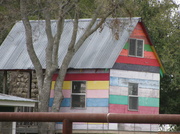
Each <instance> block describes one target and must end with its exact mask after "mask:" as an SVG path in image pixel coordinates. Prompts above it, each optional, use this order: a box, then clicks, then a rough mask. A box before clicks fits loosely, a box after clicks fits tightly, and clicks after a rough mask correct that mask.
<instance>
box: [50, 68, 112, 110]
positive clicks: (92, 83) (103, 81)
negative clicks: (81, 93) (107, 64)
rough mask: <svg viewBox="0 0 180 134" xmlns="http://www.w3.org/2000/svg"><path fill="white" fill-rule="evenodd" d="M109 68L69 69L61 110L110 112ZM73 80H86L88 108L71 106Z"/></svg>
mask: <svg viewBox="0 0 180 134" xmlns="http://www.w3.org/2000/svg"><path fill="white" fill-rule="evenodd" d="M109 76H110V75H109V70H105V69H104V70H93V69H92V70H69V71H68V72H67V74H66V77H65V81H64V84H63V95H64V100H63V102H62V104H61V108H60V112H85V113H108V106H109V104H108V102H109ZM56 78H57V74H55V75H54V76H53V79H52V87H51V94H50V103H49V107H51V106H52V102H53V96H54V84H55V80H56ZM72 81H86V108H85V109H72V108H71V89H72Z"/></svg>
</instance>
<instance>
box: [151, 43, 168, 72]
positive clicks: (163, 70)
mask: <svg viewBox="0 0 180 134" xmlns="http://www.w3.org/2000/svg"><path fill="white" fill-rule="evenodd" d="M151 48H152V50H153V52H154V54H155V56H156V58H157V60H158V61H159V64H160V67H161V69H162V72H163V74H165V69H164V67H163V64H162V62H161V60H160V58H159V56H158V54H157V52H156V49H155V48H154V46H151Z"/></svg>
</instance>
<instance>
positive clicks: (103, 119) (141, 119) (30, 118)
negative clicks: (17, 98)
mask: <svg viewBox="0 0 180 134" xmlns="http://www.w3.org/2000/svg"><path fill="white" fill-rule="evenodd" d="M13 121H14V122H63V126H62V133H63V134H72V128H73V124H72V123H73V122H95V123H133V124H134V123H140V124H180V115H171V114H168V115H167V114H159V115H135V114H113V113H108V114H100V113H92V114H91V113H49V112H47V113H46V112H44V113H40V112H32V113H30V112H29V113H27V112H16V113H14V112H1V113H0V122H13Z"/></svg>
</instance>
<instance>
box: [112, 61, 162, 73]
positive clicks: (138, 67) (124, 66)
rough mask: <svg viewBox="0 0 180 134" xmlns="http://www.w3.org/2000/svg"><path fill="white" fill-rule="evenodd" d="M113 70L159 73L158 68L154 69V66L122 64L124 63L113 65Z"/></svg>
mask: <svg viewBox="0 0 180 134" xmlns="http://www.w3.org/2000/svg"><path fill="white" fill-rule="evenodd" d="M113 69H120V70H129V71H139V72H151V73H159V71H160V67H156V66H144V65H134V64H124V63H115V64H114V65H113Z"/></svg>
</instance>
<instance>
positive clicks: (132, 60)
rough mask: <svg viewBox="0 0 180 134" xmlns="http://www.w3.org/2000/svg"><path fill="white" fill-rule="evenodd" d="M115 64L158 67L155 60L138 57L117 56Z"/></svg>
mask: <svg viewBox="0 0 180 134" xmlns="http://www.w3.org/2000/svg"><path fill="white" fill-rule="evenodd" d="M116 62H117V63H125V64H135V65H144V66H157V67H159V66H160V64H159V62H158V60H157V59H147V58H138V57H126V56H118V58H117V60H116Z"/></svg>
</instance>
